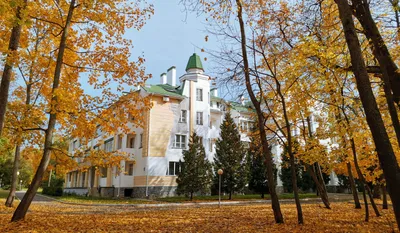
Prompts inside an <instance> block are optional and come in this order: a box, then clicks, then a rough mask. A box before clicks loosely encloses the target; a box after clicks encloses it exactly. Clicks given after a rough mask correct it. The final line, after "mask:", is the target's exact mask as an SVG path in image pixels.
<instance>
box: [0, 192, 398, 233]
mask: <svg viewBox="0 0 400 233" xmlns="http://www.w3.org/2000/svg"><path fill="white" fill-rule="evenodd" d="M1 200H3V199H1ZM268 205H269V204H268ZM267 207H268V206H266V205H258V204H257V205H254V204H253V205H241V206H222V207H221V208H217V207H216V206H210V207H200V208H198V207H196V208H193V207H188V208H176V207H174V208H173V209H169V208H164V209H150V208H148V209H142V208H138V207H121V206H112V207H110V206H83V205H64V204H59V203H49V204H33V205H32V208H31V212H30V213H29V214H28V215H27V219H26V220H24V221H21V222H18V223H10V222H9V219H10V217H11V213H12V212H11V210H9V209H7V210H4V211H3V209H1V207H0V211H1V212H2V213H3V214H1V215H0V231H1V232H25V231H31V232H48V231H49V230H50V231H52V232H128V231H130V232H148V231H151V232H391V231H392V230H393V229H394V228H393V227H394V226H395V219H394V214H393V211H392V210H385V211H383V215H384V216H382V217H379V218H377V217H372V218H371V220H370V222H367V223H366V222H364V221H363V220H364V216H363V214H364V212H363V210H356V209H354V206H353V205H352V204H350V203H333V204H332V210H327V209H325V208H321V207H320V205H319V204H307V205H303V212H304V216H305V223H304V225H301V226H299V225H298V224H297V222H296V208H295V205H294V204H282V205H281V208H282V212H283V214H284V215H285V223H284V224H274V221H273V219H274V216H273V213H272V210H271V208H267ZM43 219H46V221H43Z"/></svg>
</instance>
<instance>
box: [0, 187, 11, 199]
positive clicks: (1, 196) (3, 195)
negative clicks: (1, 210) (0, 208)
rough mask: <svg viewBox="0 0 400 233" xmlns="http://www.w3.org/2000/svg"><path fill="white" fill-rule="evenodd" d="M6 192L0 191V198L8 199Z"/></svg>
mask: <svg viewBox="0 0 400 233" xmlns="http://www.w3.org/2000/svg"><path fill="white" fill-rule="evenodd" d="M8 193H9V191H8V190H3V189H0V198H7V197H8Z"/></svg>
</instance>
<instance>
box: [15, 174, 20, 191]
mask: <svg viewBox="0 0 400 233" xmlns="http://www.w3.org/2000/svg"><path fill="white" fill-rule="evenodd" d="M18 179H19V171H17V180H18ZM17 185H18V184H17ZM15 189H18V187H17V186H16V187H15ZM19 190H21V185H19Z"/></svg>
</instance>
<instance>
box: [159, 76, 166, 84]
mask: <svg viewBox="0 0 400 233" xmlns="http://www.w3.org/2000/svg"><path fill="white" fill-rule="evenodd" d="M160 83H161V84H167V74H166V73H162V74H161V75H160Z"/></svg>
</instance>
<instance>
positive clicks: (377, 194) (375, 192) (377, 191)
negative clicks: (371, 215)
mask: <svg viewBox="0 0 400 233" xmlns="http://www.w3.org/2000/svg"><path fill="white" fill-rule="evenodd" d="M372 187H373V188H372V197H373V198H377V199H381V198H382V197H381V186H380V185H379V184H374V185H372Z"/></svg>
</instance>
